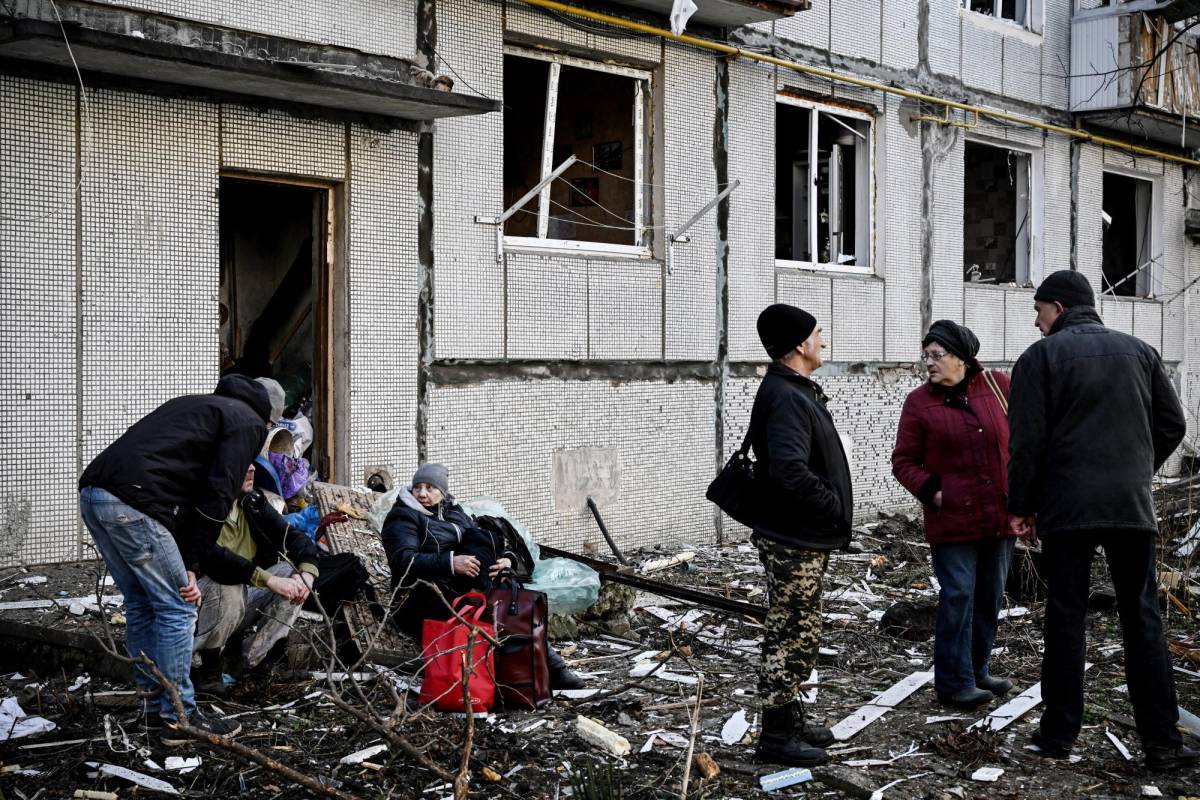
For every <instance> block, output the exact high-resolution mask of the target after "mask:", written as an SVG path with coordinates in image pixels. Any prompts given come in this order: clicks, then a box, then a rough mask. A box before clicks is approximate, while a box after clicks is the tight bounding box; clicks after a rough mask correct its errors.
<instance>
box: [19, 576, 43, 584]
mask: <svg viewBox="0 0 1200 800" xmlns="http://www.w3.org/2000/svg"><path fill="white" fill-rule="evenodd" d="M46 580H47V578H46V576H45V575H26V576H25V577H24V578H18V579H17V583H19V584H22V585H23V586H41V585H42V584H43V583H45V582H46Z"/></svg>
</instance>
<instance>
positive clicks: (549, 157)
mask: <svg viewBox="0 0 1200 800" xmlns="http://www.w3.org/2000/svg"><path fill="white" fill-rule="evenodd" d="M503 54H504V55H505V56H514V57H516V58H527V59H531V60H535V61H546V62H549V64H550V73H549V78H548V84H547V86H546V97H545V105H544V114H545V116H544V118H543V123H542V156H541V165H540V169H539V175H540V177H539V180H541V179H543V178H545V177H546V176H547V175H549V174H550V173H551V172H552V171H553V170H554V167H555V166H556V165H555V164H554V163H553V160H554V131H555V124H556V121H557V110H558V77H559V74H560V73H561V71H562V68H563V67H564V66H567V67H576V68H578V69H588V70H592V71H593V72H605V73H608V74H610V75H620V76H622V77H625V78H631V79H633V81H634V85H635V87H639V88H638V90H637V91H635V93H634V100H633V103H632V109H631V113H632V117H633V148H634V156H633V159H634V160H633V180H634V192H633V216H634V219H633V223H632V224H633V227H634V241H635V242H636V243H635V244H612V243H610V242H591V241H587V240H578V239H551V238H548V236H547V233H548V229H549V224H550V184H547V185H546V186H545V187H544V188H543V189H542V190H541V191H540V192H539V193H538V201H537V204H538V210H537V214H538V223H537V233H538V235H537V236H510V235H508V234H504V248H505V250H514V251H526V252H534V253H544V254H555V253H559V254H569V255H588V254H590V255H598V256H602V257H603V256H607V257H612V256H624V257H635V258H644V259H649V258H652V257H653V249H652V242H651V241H650V239H649V237H650V232H651V231H652V230H653V226H652V224H651V204H650V202H649V200H648V198H647V190H648V189H649V186H648V184H647V183H646V170H647V159H648V155H649V153H650V152H651V146H650V127H649V125H648V119H647V117H648V116H649V110H648V109H647V107H646V106H647V98H648V97H649V96H650V92H651V91H652V89H653V78H654V73H653V72H651V71H650V70H646V69H638V68H636V67H627V66H624V65H620V64H609V63H606V62H602V61H590V60H588V59H584V58H577V57H575V56H569V55H566V54H563V53H553V52H549V51H543V50H533V49H528V48H525V47H518V46H516V45H511V44H506V45H504V53H503ZM527 205H528V204H527Z"/></svg>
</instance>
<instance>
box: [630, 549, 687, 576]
mask: <svg viewBox="0 0 1200 800" xmlns="http://www.w3.org/2000/svg"><path fill="white" fill-rule="evenodd" d="M695 557H696V554H695V553H693V552H692V551H690V550H685V551H684V552H682V553H678V554H676V555H673V556H671V557H669V558H656V559H654V560H652V561H647V562H646V563H645V564H642V567H641V572H642V574H643V575H644V574H645V573H647V572H658V571H660V570H664V569H667V568H669V567H674V566H676V565H678V564H684V563H686V562H688V561H691V560H692V559H694V558H695Z"/></svg>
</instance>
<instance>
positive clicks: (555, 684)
mask: <svg viewBox="0 0 1200 800" xmlns="http://www.w3.org/2000/svg"><path fill="white" fill-rule="evenodd" d="M546 656H547V658H546V665H547V666H548V667H549V668H550V688H551V689H583V688H585V686H586V684H585V683H584V682H583V678H581V677H579V676H578V675H576V674H575V673H574V672H573V671H572V670H571V668H570V667H568V666H567V661H566V659H564V658H563V657H562V656H561V655H559V654H558V651H557V650H555V649H554V648H553V647H547V648H546Z"/></svg>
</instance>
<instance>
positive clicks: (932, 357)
mask: <svg viewBox="0 0 1200 800" xmlns="http://www.w3.org/2000/svg"><path fill="white" fill-rule="evenodd" d="M947 355H949V354H948V353H946V352H945V351H944V350H931V351H930V352H928V353H921V360H922V361H941V360H942V359H943V358H945V357H946V356H947Z"/></svg>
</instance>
